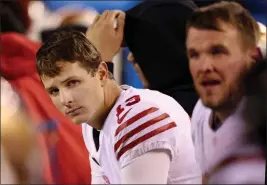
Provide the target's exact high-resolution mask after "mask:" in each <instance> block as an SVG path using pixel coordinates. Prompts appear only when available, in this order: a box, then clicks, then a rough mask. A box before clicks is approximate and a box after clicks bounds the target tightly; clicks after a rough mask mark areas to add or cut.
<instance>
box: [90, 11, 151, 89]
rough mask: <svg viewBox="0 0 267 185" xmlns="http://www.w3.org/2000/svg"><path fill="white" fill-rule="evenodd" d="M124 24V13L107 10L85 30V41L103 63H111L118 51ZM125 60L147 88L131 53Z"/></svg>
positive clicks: (147, 84)
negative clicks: (100, 57)
mask: <svg viewBox="0 0 267 185" xmlns="http://www.w3.org/2000/svg"><path fill="white" fill-rule="evenodd" d="M114 22H117V24H116V25H117V27H116V28H114ZM124 24H125V13H124V12H122V11H119V10H115V11H109V10H107V11H105V12H104V13H103V14H102V15H98V16H96V18H95V20H94V22H93V24H92V25H91V26H90V28H89V29H88V30H87V33H86V37H87V39H88V40H90V41H91V42H92V43H93V44H94V46H95V47H96V48H97V50H98V51H99V52H100V53H101V56H102V59H103V61H105V62H111V61H112V59H113V57H114V56H115V55H116V53H117V52H118V51H119V50H120V48H121V43H122V40H123V31H124ZM127 58H128V61H129V62H130V63H133V66H134V70H135V71H136V72H137V74H138V76H139V77H140V79H141V82H142V85H143V86H144V88H149V83H148V81H147V79H146V77H145V76H144V74H143V72H142V70H141V68H140V66H139V65H138V64H137V63H136V62H135V59H134V57H133V54H132V53H131V52H130V53H129V55H128V57H127Z"/></svg>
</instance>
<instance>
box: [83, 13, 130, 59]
mask: <svg viewBox="0 0 267 185" xmlns="http://www.w3.org/2000/svg"><path fill="white" fill-rule="evenodd" d="M116 19H117V24H116V28H114V24H115V22H116ZM124 21H125V13H124V12H122V11H119V10H114V11H108V10H107V11H105V12H104V13H103V14H102V15H98V16H97V17H96V18H95V20H94V22H93V24H92V25H91V26H90V27H89V29H88V30H87V32H86V37H87V39H88V40H90V41H91V42H92V43H93V44H94V46H95V47H96V48H97V50H98V51H99V52H100V54H101V56H102V60H103V61H105V62H107V61H112V59H113V57H114V56H115V55H116V54H117V53H118V51H119V50H120V47H121V43H122V40H123V29H124Z"/></svg>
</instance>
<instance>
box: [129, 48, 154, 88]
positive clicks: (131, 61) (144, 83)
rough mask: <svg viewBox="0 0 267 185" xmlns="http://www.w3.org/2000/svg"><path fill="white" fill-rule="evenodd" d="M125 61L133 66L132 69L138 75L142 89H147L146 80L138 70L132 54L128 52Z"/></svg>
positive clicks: (139, 69) (138, 67)
mask: <svg viewBox="0 0 267 185" xmlns="http://www.w3.org/2000/svg"><path fill="white" fill-rule="evenodd" d="M127 60H128V61H129V62H130V63H132V64H133V68H134V70H135V72H136V73H137V74H138V76H139V78H140V79H141V82H142V85H143V87H144V88H149V83H148V80H147V79H146V77H145V75H144V73H143V71H142V69H141V68H140V66H139V64H138V63H136V62H135V59H134V56H133V53H132V52H130V53H129V54H128V57H127Z"/></svg>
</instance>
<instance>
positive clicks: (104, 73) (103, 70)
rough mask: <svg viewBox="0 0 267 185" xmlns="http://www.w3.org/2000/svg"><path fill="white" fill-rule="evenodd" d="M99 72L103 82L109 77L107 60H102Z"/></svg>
mask: <svg viewBox="0 0 267 185" xmlns="http://www.w3.org/2000/svg"><path fill="white" fill-rule="evenodd" d="M97 73H98V75H99V78H100V80H101V81H102V83H105V81H106V80H107V79H108V66H107V64H106V63H105V62H101V63H100V64H99V66H98V69H97Z"/></svg>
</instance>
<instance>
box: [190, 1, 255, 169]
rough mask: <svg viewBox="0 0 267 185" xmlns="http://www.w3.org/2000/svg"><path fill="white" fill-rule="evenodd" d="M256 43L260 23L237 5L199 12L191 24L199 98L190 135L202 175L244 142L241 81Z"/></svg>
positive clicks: (215, 6)
mask: <svg viewBox="0 0 267 185" xmlns="http://www.w3.org/2000/svg"><path fill="white" fill-rule="evenodd" d="M258 40H259V27H258V25H257V22H256V21H255V20H254V19H253V18H252V17H251V16H250V15H249V13H248V12H247V11H246V10H245V9H244V8H243V7H241V6H240V5H239V4H237V3H233V2H219V3H215V4H213V5H210V6H208V7H204V8H200V9H199V10H196V11H195V13H194V14H193V16H192V18H191V19H190V20H189V22H188V28H187V53H188V57H189V61H190V62H189V66H190V71H191V74H192V77H193V80H194V85H195V88H196V90H197V92H198V94H199V95H200V100H199V102H198V103H197V105H196V107H195V109H194V112H193V117H192V133H193V140H194V144H195V147H196V156H197V158H198V161H199V162H200V164H201V168H202V173H203V174H205V173H208V172H209V170H210V169H211V168H212V167H213V166H214V165H215V164H216V163H217V161H219V160H220V159H221V157H223V156H224V154H225V153H227V152H229V150H231V149H232V148H235V147H238V146H239V145H240V144H241V143H242V142H243V140H242V135H243V133H244V131H245V129H244V126H243V118H242V116H241V115H240V112H241V111H242V107H243V106H242V105H243V103H244V101H245V100H244V98H243V95H244V83H243V79H244V76H245V75H246V74H247V72H248V71H249V70H250V68H251V66H253V65H254V63H255V61H256V59H257V57H258V56H259V53H258V49H257V43H258Z"/></svg>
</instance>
